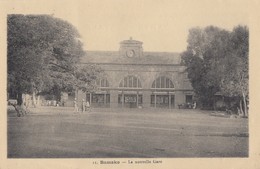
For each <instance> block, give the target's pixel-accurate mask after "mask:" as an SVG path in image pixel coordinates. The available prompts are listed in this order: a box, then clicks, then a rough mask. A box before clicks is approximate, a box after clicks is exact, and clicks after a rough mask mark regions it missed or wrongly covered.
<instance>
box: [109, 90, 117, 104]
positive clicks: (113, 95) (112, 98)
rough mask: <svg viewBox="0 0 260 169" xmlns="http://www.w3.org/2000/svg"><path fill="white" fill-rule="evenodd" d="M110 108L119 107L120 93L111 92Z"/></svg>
mask: <svg viewBox="0 0 260 169" xmlns="http://www.w3.org/2000/svg"><path fill="white" fill-rule="evenodd" d="M110 107H111V108H116V107H118V92H117V91H116V90H110Z"/></svg>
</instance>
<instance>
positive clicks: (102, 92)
mask: <svg viewBox="0 0 260 169" xmlns="http://www.w3.org/2000/svg"><path fill="white" fill-rule="evenodd" d="M142 45H143V43H142V42H140V41H137V40H133V39H132V38H130V39H129V40H124V41H122V42H120V46H119V50H118V51H87V54H86V56H85V57H83V58H82V59H81V64H96V65H98V66H100V67H101V68H102V69H103V70H104V72H105V74H106V76H105V78H103V79H99V80H98V81H97V85H98V86H99V90H98V91H96V92H95V93H84V92H82V91H79V92H78V93H77V94H76V96H71V99H70V100H73V98H74V97H76V98H77V100H78V102H80V101H81V100H82V99H85V100H87V101H89V103H90V104H91V106H92V107H110V108H117V107H126V108H148V107H160V108H169V109H173V108H178V105H179V104H182V103H191V102H192V100H193V95H194V93H193V89H192V86H191V83H190V81H189V79H188V78H187V73H186V71H185V66H182V65H181V57H180V55H179V54H178V53H171V52H147V51H143V47H142Z"/></svg>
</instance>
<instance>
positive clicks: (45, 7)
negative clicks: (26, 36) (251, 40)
mask: <svg viewBox="0 0 260 169" xmlns="http://www.w3.org/2000/svg"><path fill="white" fill-rule="evenodd" d="M26 5H27V6H26ZM35 6H36V7H37V8H33V7H35ZM9 8H10V10H9V11H12V10H13V11H15V13H27V14H28V13H33V14H52V15H53V16H54V17H58V18H61V19H64V20H67V21H68V22H70V23H72V24H73V25H74V26H75V27H76V28H77V29H78V31H79V33H80V35H81V37H82V41H83V43H84V48H85V49H86V50H109V51H110V50H112V51H117V50H118V49H119V42H120V41H122V40H126V39H129V38H130V37H132V38H133V39H135V40H139V41H142V42H143V49H144V51H166V52H182V51H184V50H185V49H186V46H187V42H186V40H187V37H188V31H189V29H190V28H193V27H205V26H208V25H214V26H218V27H221V28H224V29H227V30H232V28H233V27H234V26H236V25H238V24H241V25H248V23H249V16H248V9H249V8H248V4H247V1H246V0H243V1H241V0H196V1H193V0H184V1H180V0H178V1H176V0H102V1H101V0H84V1H83V0H78V1H65V0H64V1H46V2H39V1H32V3H31V4H30V6H29V5H28V3H26V1H21V2H17V3H16V6H13V5H10V6H9ZM19 11H20V12H19Z"/></svg>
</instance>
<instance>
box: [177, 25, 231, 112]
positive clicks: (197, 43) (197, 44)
mask: <svg viewBox="0 0 260 169" xmlns="http://www.w3.org/2000/svg"><path fill="white" fill-rule="evenodd" d="M228 38H229V32H228V31H225V30H222V29H220V28H217V27H213V26H209V27H206V28H205V29H201V28H193V29H191V30H190V31H189V37H188V40H187V41H188V47H187V50H186V51H185V52H183V53H182V54H181V56H182V61H183V64H184V65H186V66H187V71H188V78H189V79H190V81H191V84H192V87H193V88H194V91H195V93H196V95H197V96H198V98H199V102H200V103H201V105H202V107H205V108H210V107H213V103H214V95H215V93H216V92H218V91H219V90H220V80H221V74H222V71H223V70H222V69H221V67H219V65H220V62H221V59H222V58H223V57H225V56H226V55H227V53H228V49H227V48H226V46H228V45H227V44H228V43H229V42H228Z"/></svg>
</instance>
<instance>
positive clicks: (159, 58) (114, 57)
mask: <svg viewBox="0 0 260 169" xmlns="http://www.w3.org/2000/svg"><path fill="white" fill-rule="evenodd" d="M180 62H181V57H180V54H179V53H174V52H143V56H142V57H137V58H136V57H133V58H128V57H124V56H120V54H119V52H118V51H87V52H86V55H85V56H84V57H82V58H81V63H96V64H98V63H100V64H105V63H117V64H180Z"/></svg>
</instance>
